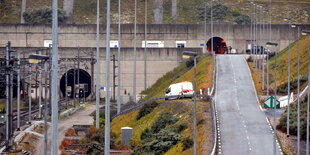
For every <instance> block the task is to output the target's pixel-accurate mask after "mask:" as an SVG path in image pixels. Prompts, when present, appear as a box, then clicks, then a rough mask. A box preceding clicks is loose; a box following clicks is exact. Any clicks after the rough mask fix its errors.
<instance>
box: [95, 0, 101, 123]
mask: <svg viewBox="0 0 310 155" xmlns="http://www.w3.org/2000/svg"><path fill="white" fill-rule="evenodd" d="M99 16H100V0H97V29H96V70H97V71H96V72H97V74H96V91H95V92H96V128H97V129H99V104H100V98H99V90H100V71H101V67H100V32H99V31H100V17H99Z"/></svg>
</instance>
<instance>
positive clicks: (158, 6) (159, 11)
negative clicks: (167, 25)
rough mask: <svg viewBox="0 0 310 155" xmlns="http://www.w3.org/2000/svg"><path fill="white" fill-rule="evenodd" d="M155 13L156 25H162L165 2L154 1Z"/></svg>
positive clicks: (160, 0) (161, 0)
mask: <svg viewBox="0 0 310 155" xmlns="http://www.w3.org/2000/svg"><path fill="white" fill-rule="evenodd" d="M153 13H154V24H162V23H163V15H164V14H163V13H164V7H163V0H154V5H153Z"/></svg>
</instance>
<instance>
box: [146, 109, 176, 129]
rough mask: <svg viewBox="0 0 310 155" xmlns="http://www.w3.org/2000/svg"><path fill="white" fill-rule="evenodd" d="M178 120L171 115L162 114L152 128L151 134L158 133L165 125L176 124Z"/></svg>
mask: <svg viewBox="0 0 310 155" xmlns="http://www.w3.org/2000/svg"><path fill="white" fill-rule="evenodd" d="M177 121H178V119H177V118H176V117H175V116H173V115H172V114H171V113H162V114H161V115H160V116H159V118H158V119H157V120H156V122H155V123H154V124H153V126H152V128H151V129H152V132H153V133H158V132H159V131H160V130H161V129H163V128H165V127H166V125H169V124H173V123H175V122H177Z"/></svg>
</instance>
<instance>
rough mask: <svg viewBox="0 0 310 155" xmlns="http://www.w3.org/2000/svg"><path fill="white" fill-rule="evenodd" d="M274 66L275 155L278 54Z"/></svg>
mask: <svg viewBox="0 0 310 155" xmlns="http://www.w3.org/2000/svg"><path fill="white" fill-rule="evenodd" d="M275 54H276V55H275V63H274V64H275V65H274V103H273V106H274V113H273V132H274V135H273V154H274V155H276V153H277V123H276V107H277V52H275Z"/></svg>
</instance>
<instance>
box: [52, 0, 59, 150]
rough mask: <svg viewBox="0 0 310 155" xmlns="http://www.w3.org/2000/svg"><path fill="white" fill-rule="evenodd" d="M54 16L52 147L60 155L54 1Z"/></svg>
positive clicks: (54, 11) (54, 0) (55, 3)
mask: <svg viewBox="0 0 310 155" xmlns="http://www.w3.org/2000/svg"><path fill="white" fill-rule="evenodd" d="M52 6H53V7H52V8H53V11H52V12H53V15H52V19H53V20H52V44H53V45H52V53H51V56H52V57H51V58H52V65H51V107H52V135H51V140H52V142H51V143H52V145H51V154H52V155H57V154H58V147H59V146H58V139H57V135H58V88H57V83H58V79H57V77H58V59H59V55H58V1H57V0H53V5H52Z"/></svg>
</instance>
